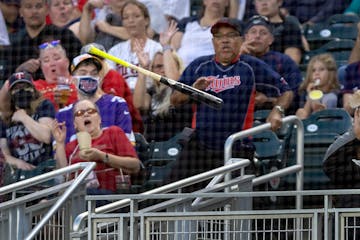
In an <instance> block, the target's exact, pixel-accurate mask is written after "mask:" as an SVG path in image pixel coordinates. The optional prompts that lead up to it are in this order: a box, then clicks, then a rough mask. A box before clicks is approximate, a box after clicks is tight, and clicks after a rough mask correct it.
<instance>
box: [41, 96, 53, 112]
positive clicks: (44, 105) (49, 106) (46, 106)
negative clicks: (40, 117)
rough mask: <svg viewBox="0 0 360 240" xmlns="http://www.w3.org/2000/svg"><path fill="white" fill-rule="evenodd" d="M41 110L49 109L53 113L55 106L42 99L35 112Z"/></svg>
mask: <svg viewBox="0 0 360 240" xmlns="http://www.w3.org/2000/svg"><path fill="white" fill-rule="evenodd" d="M41 109H51V110H54V111H55V106H54V104H53V103H52V102H51V101H50V100H49V99H46V98H44V99H42V101H41V102H40V103H39V106H38V107H37V110H41Z"/></svg>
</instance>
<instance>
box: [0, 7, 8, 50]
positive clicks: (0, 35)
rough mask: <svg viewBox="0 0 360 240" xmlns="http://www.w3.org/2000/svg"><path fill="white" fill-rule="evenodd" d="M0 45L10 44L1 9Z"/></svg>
mask: <svg viewBox="0 0 360 240" xmlns="http://www.w3.org/2000/svg"><path fill="white" fill-rule="evenodd" d="M0 45H1V46H8V45H10V40H9V33H8V31H7V28H6V24H5V20H4V17H3V14H2V12H1V11H0Z"/></svg>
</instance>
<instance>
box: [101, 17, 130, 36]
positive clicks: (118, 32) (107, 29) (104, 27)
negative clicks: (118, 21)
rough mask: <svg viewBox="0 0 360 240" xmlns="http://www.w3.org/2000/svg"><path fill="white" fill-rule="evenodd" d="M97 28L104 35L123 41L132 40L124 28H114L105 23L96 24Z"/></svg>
mask: <svg viewBox="0 0 360 240" xmlns="http://www.w3.org/2000/svg"><path fill="white" fill-rule="evenodd" d="M96 27H97V28H98V29H99V30H100V31H101V32H104V33H107V34H109V35H112V36H114V37H117V38H120V39H122V40H127V39H129V38H130V36H129V33H128V32H127V30H126V29H125V28H124V27H122V26H113V25H110V24H109V23H107V22H105V21H98V22H96Z"/></svg>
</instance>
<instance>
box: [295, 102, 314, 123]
mask: <svg viewBox="0 0 360 240" xmlns="http://www.w3.org/2000/svg"><path fill="white" fill-rule="evenodd" d="M310 114H311V103H310V101H309V100H308V101H306V103H305V105H304V107H302V108H299V109H298V110H297V111H296V116H297V117H298V118H300V119H305V118H307V117H309V116H310Z"/></svg>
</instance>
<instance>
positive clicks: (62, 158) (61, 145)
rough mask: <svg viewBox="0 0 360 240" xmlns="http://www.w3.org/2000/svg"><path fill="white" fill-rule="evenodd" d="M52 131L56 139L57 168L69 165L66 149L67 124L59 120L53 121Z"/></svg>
mask: <svg viewBox="0 0 360 240" xmlns="http://www.w3.org/2000/svg"><path fill="white" fill-rule="evenodd" d="M50 126H51V133H52V136H53V137H54V140H55V160H56V165H57V168H63V167H66V166H67V165H68V160H67V158H66V151H65V139H66V124H65V122H62V123H59V122H58V121H57V120H53V121H52V122H51V125H50Z"/></svg>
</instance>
